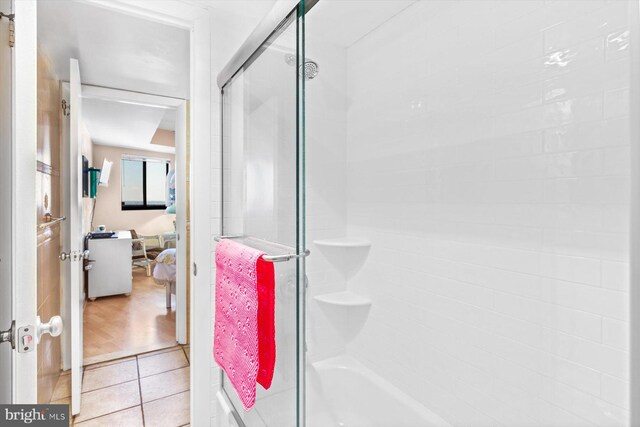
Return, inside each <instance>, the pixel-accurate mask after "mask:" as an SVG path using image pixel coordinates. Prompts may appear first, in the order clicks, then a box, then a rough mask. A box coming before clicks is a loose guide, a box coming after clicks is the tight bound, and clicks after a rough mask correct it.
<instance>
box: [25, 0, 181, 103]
mask: <svg viewBox="0 0 640 427" xmlns="http://www.w3.org/2000/svg"><path fill="white" fill-rule="evenodd" d="M37 5H38V42H39V43H40V46H41V47H42V49H43V50H44V52H46V54H47V55H48V56H49V58H50V59H51V61H52V62H53V64H54V67H55V72H56V74H57V76H58V78H60V79H61V80H65V81H68V80H69V58H76V59H78V61H79V62H80V75H81V76H82V81H83V83H87V84H91V85H97V86H105V87H111V88H118V89H125V90H131V91H137V92H144V93H151V94H155V95H162V96H170V97H175V98H182V99H187V98H188V97H189V37H190V35H189V32H188V31H187V30H185V29H180V28H176V27H172V26H167V25H163V24H160V23H157V22H152V21H147V20H144V19H140V18H136V17H133V16H129V15H125V14H122V13H118V12H114V11H111V10H108V9H105V8H101V7H98V6H93V5H89V4H86V3H84V2H76V1H39V2H37Z"/></svg>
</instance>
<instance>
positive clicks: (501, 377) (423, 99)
mask: <svg viewBox="0 0 640 427" xmlns="http://www.w3.org/2000/svg"><path fill="white" fill-rule="evenodd" d="M369 3H370V4H369V6H368V7H374V6H373V4H375V2H369ZM334 7H336V5H334ZM365 10H366V8H365ZM336 13H339V11H338V10H336ZM354 19H355V18H354ZM628 43H629V29H628V3H627V2H625V1H598V0H590V1H580V2H579V1H526V0H520V1H482V0H471V1H447V2H433V1H429V2H427V1H421V2H416V3H414V4H413V5H411V6H410V7H408V8H407V9H405V10H404V11H403V12H402V13H400V14H398V15H396V16H394V17H393V18H392V19H390V20H388V21H387V22H386V23H384V24H383V25H382V26H380V27H378V28H377V29H375V30H374V31H372V32H371V33H369V34H368V35H366V36H365V37H364V38H362V39H360V40H359V41H358V42H356V43H355V44H354V45H352V46H350V47H349V48H348V49H347V76H348V85H347V88H348V102H349V104H348V114H347V118H348V120H347V163H346V170H347V179H346V182H347V194H346V200H347V212H346V218H347V232H348V234H349V235H351V236H354V237H359V236H362V237H366V238H368V239H370V240H371V242H372V248H371V252H370V255H369V258H368V260H367V263H366V264H365V266H364V268H363V269H362V271H361V272H360V273H359V274H358V275H357V276H356V277H355V278H354V279H353V280H352V281H351V282H350V283H349V288H350V289H351V290H353V291H355V292H358V293H361V294H363V295H366V296H368V297H370V298H371V299H372V300H373V306H372V308H371V311H370V313H369V317H368V320H367V323H366V324H365V326H364V328H363V330H362V332H361V333H360V335H359V336H358V337H357V338H356V339H355V340H354V341H353V342H351V343H349V344H348V345H347V351H348V353H350V354H352V355H354V356H355V357H357V358H358V359H359V360H361V361H362V362H364V363H366V364H367V365H369V366H370V367H372V368H373V369H375V370H376V371H377V372H379V373H380V374H381V375H383V376H384V377H385V378H386V379H388V380H389V381H391V382H392V383H394V384H395V385H397V386H398V387H400V388H401V389H403V390H404V391H405V392H407V393H409V394H410V395H412V396H413V397H414V398H415V399H417V400H418V401H420V402H421V403H422V404H424V405H425V406H427V407H429V408H430V409H432V410H434V411H435V412H437V413H439V414H440V415H441V416H443V417H444V418H446V419H447V420H448V421H450V422H451V423H453V424H454V425H460V426H462V425H467V426H468V425H472V426H480V425H482V426H485V425H491V426H496V425H504V426H523V425H528V426H540V425H544V426H554V425H555V426H567V425H580V426H593V425H598V426H622V425H627V423H628V412H629V411H628V405H629V402H628V394H627V387H628V380H629V368H628V362H629V343H628V318H629V312H628V302H629V298H628V296H629V294H628V292H629V289H628V286H629V280H628V256H629V255H628V245H629V241H628V231H629V192H630V186H629V164H630V163H629V123H628V120H629V119H628V113H629V107H628V105H629V103H628V95H629V81H630V76H629V68H630V67H629V48H628ZM321 72H323V71H321ZM311 84H313V83H311ZM309 90H311V89H309ZM307 132H308V134H309V135H311V137H312V138H313V134H314V129H312V128H308V131H307ZM309 162H311V164H313V158H312V157H311V158H310V159H309Z"/></svg>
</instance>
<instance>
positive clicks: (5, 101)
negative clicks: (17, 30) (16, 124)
mask: <svg viewBox="0 0 640 427" xmlns="http://www.w3.org/2000/svg"><path fill="white" fill-rule="evenodd" d="M11 10H12V8H11V1H10V0H0V12H2V13H5V14H10V13H11ZM11 56H12V54H11V48H10V47H9V20H8V19H2V20H0V182H6V183H10V182H11V146H12V144H10V143H9V142H10V141H11V118H12V113H11V104H12V103H11V64H12V60H11ZM0 230H6V232H8V233H9V234H8V235H6V236H5V237H4V238H3V239H1V240H0V329H2V330H6V329H8V328H9V327H10V326H11V321H12V320H13V312H12V310H11V286H10V285H9V284H10V283H11V185H0ZM11 357H12V351H11V346H10V345H8V344H3V345H0V378H3V379H4V378H7V379H8V378H11ZM10 402H11V381H0V404H2V403H10Z"/></svg>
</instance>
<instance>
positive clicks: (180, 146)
mask: <svg viewBox="0 0 640 427" xmlns="http://www.w3.org/2000/svg"><path fill="white" fill-rule="evenodd" d="M175 145H176V157H175V163H174V169H175V184H176V199H175V204H176V218H175V219H176V237H177V239H176V257H177V259H178V263H177V264H176V289H175V290H176V341H177V342H178V343H180V344H186V343H187V274H188V271H189V268H188V267H187V265H186V263H185V262H184V260H185V259H187V240H186V235H187V215H186V213H187V194H186V193H187V175H186V172H185V171H186V170H187V103H186V102H183V103H182V105H181V106H180V107H178V108H177V109H176V144H175Z"/></svg>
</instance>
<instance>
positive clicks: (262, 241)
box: [221, 11, 305, 427]
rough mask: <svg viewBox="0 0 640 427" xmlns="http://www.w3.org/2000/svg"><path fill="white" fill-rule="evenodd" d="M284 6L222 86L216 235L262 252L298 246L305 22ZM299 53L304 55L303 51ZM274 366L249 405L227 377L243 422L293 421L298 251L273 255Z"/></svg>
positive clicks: (301, 215) (299, 292) (225, 380)
mask: <svg viewBox="0 0 640 427" xmlns="http://www.w3.org/2000/svg"><path fill="white" fill-rule="evenodd" d="M301 19H302V18H301V17H299V16H298V13H297V11H294V12H293V13H291V14H290V15H289V16H288V17H287V19H285V21H284V22H282V23H281V24H280V26H279V27H278V28H277V29H276V30H275V31H274V32H273V33H272V35H271V36H270V37H269V39H268V40H266V41H265V42H264V43H263V45H262V46H261V47H260V48H259V49H258V50H257V51H256V52H255V53H254V54H253V55H252V56H251V57H250V58H249V60H248V61H247V62H246V63H245V64H244V65H243V66H242V68H241V69H240V70H239V71H238V72H237V73H236V74H235V75H234V76H233V77H232V78H231V79H230V80H229V81H228V82H227V83H226V84H225V85H224V86H223V87H222V100H223V104H222V125H223V138H222V165H223V166H222V226H221V231H222V235H223V236H228V237H232V238H234V239H237V240H239V241H241V242H242V243H244V244H246V245H248V246H251V247H255V248H258V249H260V250H262V251H264V252H266V253H267V254H268V255H284V254H304V253H305V247H304V234H303V230H304V209H303V205H304V197H303V192H304V170H303V169H302V168H301V167H300V165H301V163H302V159H303V155H302V150H303V145H304V141H303V133H302V124H301V114H302V113H303V111H302V107H303V104H304V103H303V100H304V92H303V90H302V86H303V85H304V81H302V83H301V82H300V81H299V76H298V72H297V70H298V62H299V57H300V54H299V50H301V46H302V44H303V43H302V42H301V40H302V41H303V37H302V36H303V32H304V29H303V28H302V25H301ZM302 57H303V56H302ZM274 266H275V274H276V289H275V294H276V302H275V311H276V313H275V329H276V349H277V350H276V353H277V354H276V366H275V372H274V377H273V383H272V385H271V387H270V388H269V389H268V390H265V389H263V388H262V386H260V385H258V386H257V395H256V403H255V406H254V407H253V408H252V409H250V410H249V411H245V410H244V408H243V406H242V403H241V402H240V400H239V399H238V397H237V394H236V391H235V390H234V388H233V385H232V384H231V382H230V381H229V380H228V378H227V377H226V375H225V374H223V375H222V384H223V390H224V392H225V393H226V395H227V397H228V398H229V400H230V401H231V403H232V404H233V406H234V409H235V414H234V415H235V416H236V420H241V421H242V422H243V423H244V424H245V425H247V426H265V425H266V426H278V427H281V426H295V425H297V419H298V416H299V415H298V413H297V412H298V411H297V408H298V405H297V402H298V400H299V397H298V392H297V390H298V387H297V386H298V382H299V381H301V379H300V378H299V377H298V369H297V366H298V365H299V364H300V361H299V359H298V358H299V357H303V354H302V353H299V352H298V351H297V350H298V348H299V347H300V342H301V340H300V337H299V336H298V334H299V331H300V329H299V328H298V326H297V321H298V319H299V318H300V317H302V318H303V316H302V315H299V310H303V307H302V306H300V302H301V301H304V299H303V298H304V295H303V294H304V286H300V285H301V284H303V283H304V280H303V278H304V257H302V258H299V257H295V256H294V257H292V258H290V259H283V260H282V262H276V263H274Z"/></svg>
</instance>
